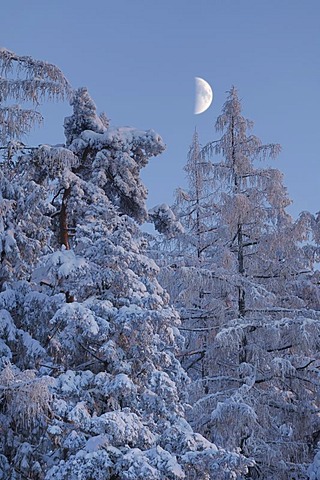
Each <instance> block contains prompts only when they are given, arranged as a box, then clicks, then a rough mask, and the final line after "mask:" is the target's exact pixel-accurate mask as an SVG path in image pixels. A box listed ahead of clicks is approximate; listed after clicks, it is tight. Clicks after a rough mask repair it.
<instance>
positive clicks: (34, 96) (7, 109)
mask: <svg viewBox="0 0 320 480" xmlns="http://www.w3.org/2000/svg"><path fill="white" fill-rule="evenodd" d="M70 92H71V88H70V85H69V84H68V81H67V80H66V78H65V76H64V75H63V73H62V72H61V70H59V68H58V67H56V66H55V65H52V64H50V63H47V62H44V61H41V60H35V59H34V58H32V57H29V56H19V55H17V54H15V53H14V52H11V51H9V50H7V49H5V48H1V49H0V143H1V145H2V146H4V147H8V148H9V150H10V151H9V153H10V152H11V153H12V150H14V149H15V147H16V146H19V145H20V146H21V144H20V141H21V140H22V137H23V135H25V134H26V133H27V132H29V131H30V130H31V128H32V127H33V126H34V125H36V124H39V123H41V122H42V120H43V117H42V115H41V114H40V112H39V111H38V110H37V108H38V106H39V104H40V102H42V101H43V100H46V99H48V100H63V99H65V98H68V97H69V95H70ZM12 102H17V103H16V104H15V103H12ZM21 105H24V106H21ZM10 141H11V143H9V145H8V142H10ZM6 151H7V152H8V150H6Z"/></svg>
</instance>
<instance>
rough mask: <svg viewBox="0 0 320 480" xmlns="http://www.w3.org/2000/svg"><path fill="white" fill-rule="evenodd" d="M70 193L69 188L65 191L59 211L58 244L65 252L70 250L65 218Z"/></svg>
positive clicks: (66, 219) (66, 218)
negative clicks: (59, 243)
mask: <svg viewBox="0 0 320 480" xmlns="http://www.w3.org/2000/svg"><path fill="white" fill-rule="evenodd" d="M70 192H71V187H68V188H66V189H65V191H64V193H63V197H62V204H61V211H60V242H61V245H64V246H65V247H66V249H67V250H70V243H69V233H68V217H67V200H68V198H69V195H70Z"/></svg>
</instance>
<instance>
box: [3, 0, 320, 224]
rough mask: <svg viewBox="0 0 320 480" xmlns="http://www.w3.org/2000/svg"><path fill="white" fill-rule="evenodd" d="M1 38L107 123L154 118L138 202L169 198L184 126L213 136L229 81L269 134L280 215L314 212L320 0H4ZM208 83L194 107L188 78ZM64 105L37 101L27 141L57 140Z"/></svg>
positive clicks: (182, 154)
mask: <svg viewBox="0 0 320 480" xmlns="http://www.w3.org/2000/svg"><path fill="white" fill-rule="evenodd" d="M0 46H3V47H6V48H8V49H9V50H13V51H15V52H16V53H18V54H20V55H30V56H33V57H35V58H38V59H41V60H47V61H48V62H51V63H55V64H56V65H57V66H59V67H60V68H61V69H62V71H63V72H64V73H65V75H66V76H67V78H68V79H69V81H70V83H71V84H72V86H73V87H80V86H86V87H88V89H89V91H90V93H91V96H92V97H93V99H94V101H95V102H96V104H97V107H98V111H105V112H106V114H107V116H108V117H109V118H110V119H111V123H112V124H113V125H115V126H124V125H130V126H135V127H137V128H142V129H149V128H153V129H154V130H156V131H157V132H158V133H160V135H161V136H162V137H163V139H164V141H165V143H166V144H167V150H166V152H165V153H164V154H163V155H162V156H161V157H157V158H155V159H153V160H151V162H150V164H149V165H148V167H147V168H146V169H145V172H144V174H143V179H144V181H145V184H146V185H147V187H148V189H149V201H148V203H149V206H150V207H151V206H154V205H155V204H157V203H162V202H166V203H171V202H172V198H173V196H172V195H173V191H174V190H175V188H177V187H178V186H183V185H184V183H185V178H184V172H183V166H184V164H185V162H186V155H187V151H188V148H189V145H190V142H191V138H192V134H193V131H194V128H195V126H197V129H198V132H199V136H200V141H201V143H202V144H205V143H207V142H208V141H210V140H214V139H215V138H217V136H216V133H215V131H214V123H215V120H216V117H217V116H218V115H219V113H220V111H221V107H222V105H223V103H224V101H225V98H226V93H225V92H226V91H227V90H228V89H229V88H230V87H231V85H235V86H236V87H237V88H238V90H239V94H240V97H241V98H242V103H243V113H244V115H245V116H246V117H248V118H250V119H251V120H253V121H254V122H255V127H254V133H255V134H256V135H257V136H259V137H260V138H261V140H262V141H263V142H264V143H269V142H272V143H280V144H281V145H282V153H281V155H280V157H279V158H278V160H276V161H275V162H274V164H273V166H275V167H276V168H278V169H279V170H281V171H282V172H283V173H284V183H285V185H286V186H287V187H288V191H289V196H290V197H291V199H292V200H293V205H292V206H291V207H290V210H289V211H290V213H292V214H293V216H296V215H298V213H299V212H300V211H302V210H310V211H312V212H313V213H315V212H317V211H319V210H320V154H319V129H320V117H319V111H320V108H319V107H320V90H319V88H320V1H319V0H305V1H303V0H161V1H160V0H157V1H156V0H94V1H89V0H86V1H85V0H28V1H26V0H3V1H2V5H1V30H0ZM195 76H199V77H202V78H204V79H206V80H207V81H208V82H209V83H210V84H211V86H212V88H213V90H214V101H213V104H212V106H211V107H210V108H209V109H208V110H207V111H206V112H204V113H203V114H201V115H194V114H193V106H194V77H195ZM70 112H71V110H70V107H69V106H68V105H67V104H62V105H61V104H60V105H55V104H53V105H48V106H46V107H45V110H44V113H45V117H46V123H45V126H44V127H43V128H42V129H41V130H39V131H37V132H35V133H34V134H32V136H31V138H30V140H29V141H30V142H32V143H33V144H34V143H36V144H37V143H62V142H63V141H64V138H63V128H62V124H63V118H64V116H66V115H69V114H70Z"/></svg>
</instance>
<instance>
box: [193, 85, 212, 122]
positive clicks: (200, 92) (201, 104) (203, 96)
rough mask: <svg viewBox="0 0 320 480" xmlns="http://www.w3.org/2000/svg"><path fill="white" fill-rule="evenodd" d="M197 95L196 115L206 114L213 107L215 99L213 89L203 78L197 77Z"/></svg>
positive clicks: (195, 103)
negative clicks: (212, 103)
mask: <svg viewBox="0 0 320 480" xmlns="http://www.w3.org/2000/svg"><path fill="white" fill-rule="evenodd" d="M195 86H196V95H195V102H194V113H195V114H196V115H198V114H199V113H203V112H205V111H206V110H207V109H208V108H209V107H210V105H211V102H212V99H213V93H212V88H211V87H210V85H209V83H208V82H206V81H205V80H203V78H200V77H195Z"/></svg>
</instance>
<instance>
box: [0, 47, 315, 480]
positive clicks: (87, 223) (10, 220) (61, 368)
mask: <svg viewBox="0 0 320 480" xmlns="http://www.w3.org/2000/svg"><path fill="white" fill-rule="evenodd" d="M0 71H1V75H0V142H1V144H0V155H1V165H0V250H1V254H0V257H1V261H0V282H1V285H0V433H1V435H0V480H24V479H30V480H31V479H32V480H92V479H95V480H141V479H144V480H183V479H185V480H211V479H212V480H245V479H251V480H304V479H309V480H320V450H319V443H318V442H319V441H320V415H319V413H320V397H319V393H320V392H319V387H320V376H319V373H320V355H319V352H320V270H319V262H320V212H319V213H312V212H306V211H304V212H301V214H300V215H299V216H298V218H297V219H293V218H292V216H291V215H290V214H289V213H288V211H287V208H288V206H289V205H290V203H291V200H290V198H289V195H288V192H287V189H286V187H285V186H284V182H283V175H282V173H281V172H280V171H279V170H277V169H276V168H273V167H270V166H269V164H268V162H270V163H271V164H272V161H273V159H274V158H275V157H276V156H277V155H278V154H279V152H280V150H281V147H280V145H278V144H267V145H265V144H263V143H262V141H261V140H260V139H259V138H258V137H256V136H255V135H254V133H253V131H254V129H253V122H252V121H251V120H248V119H246V118H245V117H244V116H243V113H242V105H241V101H240V98H239V93H238V91H237V89H236V87H234V86H231V87H230V89H229V91H228V93H227V96H226V100H225V103H224V105H223V107H222V111H221V114H220V115H219V116H218V118H217V120H216V124H215V128H216V138H214V139H212V141H210V142H209V143H207V144H205V145H202V144H201V140H200V139H201V132H198V131H197V130H195V131H194V134H193V137H192V138H191V139H190V148H189V152H188V155H187V158H186V165H185V172H184V174H185V177H186V180H187V185H186V187H185V188H179V187H178V186H177V190H176V192H175V200H174V203H173V205H170V206H169V205H167V204H165V203H163V204H159V205H156V206H155V207H153V208H151V209H148V208H147V203H146V202H147V193H148V192H147V186H145V185H144V184H143V182H142V180H141V178H140V172H141V170H142V169H143V168H145V167H146V166H147V165H148V163H149V160H150V159H152V157H156V156H159V155H161V153H162V152H163V151H164V149H165V143H164V139H162V137H161V136H160V134H158V133H157V132H155V131H154V130H152V129H150V130H138V129H136V128H134V127H113V126H112V125H111V124H110V121H109V119H108V116H107V115H106V114H105V113H101V114H99V113H98V112H97V108H96V105H95V103H94V100H93V99H92V98H91V96H90V94H89V92H88V90H87V89H86V88H78V89H73V87H72V86H71V85H70V84H69V82H68V81H67V79H66V78H65V76H64V74H63V73H62V72H61V70H60V69H59V68H58V67H56V66H55V65H52V64H50V63H47V62H44V61H41V60H36V59H34V58H32V57H29V56H19V55H18V54H16V53H14V52H11V51H9V50H7V49H4V48H2V49H0ZM50 100H59V101H68V102H69V103H70V116H68V117H66V118H65V119H64V123H63V125H64V133H65V138H64V139H61V144H58V145H49V144H47V143H45V141H46V140H45V139H43V140H44V143H42V144H41V145H38V146H33V145H28V141H27V138H28V137H27V134H28V132H29V131H30V130H31V128H33V127H34V126H35V125H37V124H39V123H41V122H42V120H43V118H42V115H41V113H40V111H39V107H40V106H41V104H42V103H43V102H46V101H50ZM62 122H63V120H62ZM124 122H125V119H124ZM187 147H188V146H186V150H187ZM146 222H149V223H151V224H153V225H154V228H155V230H154V233H150V232H149V231H148V232H146V229H144V228H142V227H141V226H143V225H144V224H145V223H146Z"/></svg>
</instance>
